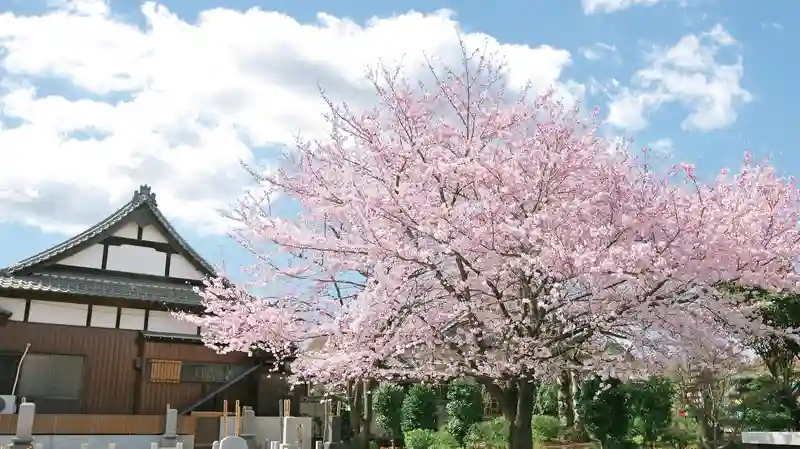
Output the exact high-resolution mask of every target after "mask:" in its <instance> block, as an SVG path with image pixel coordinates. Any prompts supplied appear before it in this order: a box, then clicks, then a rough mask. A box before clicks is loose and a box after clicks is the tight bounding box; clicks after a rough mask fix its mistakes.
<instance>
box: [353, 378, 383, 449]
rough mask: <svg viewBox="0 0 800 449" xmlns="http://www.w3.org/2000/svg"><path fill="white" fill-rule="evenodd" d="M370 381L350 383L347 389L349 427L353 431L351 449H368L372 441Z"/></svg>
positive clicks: (371, 387)
mask: <svg viewBox="0 0 800 449" xmlns="http://www.w3.org/2000/svg"><path fill="white" fill-rule="evenodd" d="M375 384H376V382H375V381H374V380H372V379H367V380H358V381H354V382H351V384H350V388H348V390H349V391H348V395H347V396H348V398H347V399H348V401H349V402H350V404H349V405H350V426H351V427H352V429H353V443H352V447H353V449H369V443H370V440H371V439H372V425H371V424H372V390H373V389H374V388H375Z"/></svg>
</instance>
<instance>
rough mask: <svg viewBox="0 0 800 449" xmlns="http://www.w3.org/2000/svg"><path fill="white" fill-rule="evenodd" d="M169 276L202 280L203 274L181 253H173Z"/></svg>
mask: <svg viewBox="0 0 800 449" xmlns="http://www.w3.org/2000/svg"><path fill="white" fill-rule="evenodd" d="M169 277H172V278H183V279H197V280H202V279H203V274H202V273H200V272H199V271H197V269H196V268H195V267H194V266H193V265H192V264H191V263H189V261H188V260H186V258H185V257H183V256H181V255H180V254H173V255H172V257H171V259H170V261H169Z"/></svg>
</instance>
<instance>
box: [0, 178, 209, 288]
mask: <svg viewBox="0 0 800 449" xmlns="http://www.w3.org/2000/svg"><path fill="white" fill-rule="evenodd" d="M141 207H147V208H149V209H150V212H152V213H153V215H154V216H155V217H156V219H157V220H158V221H159V222H160V223H161V225H163V226H164V228H165V229H166V230H167V232H168V233H169V236H170V237H171V238H172V239H173V240H175V242H176V243H177V244H178V245H179V246H180V247H181V248H182V249H183V250H184V251H186V253H187V254H188V255H189V256H190V257H191V258H193V259H194V260H196V261H197V262H198V263H199V264H200V265H201V266H202V267H203V268H204V269H205V271H206V272H207V273H208V274H213V273H215V270H214V268H213V267H212V266H211V264H209V263H208V262H206V260H205V259H203V257H202V256H200V254H198V253H197V251H195V250H194V249H193V248H192V247H191V246H189V244H188V243H187V242H186V240H184V239H183V238H182V237H181V236H180V235H179V234H178V232H177V231H176V230H175V228H174V227H173V226H172V225H171V224H170V222H169V221H168V220H167V218H166V217H164V215H163V214H162V213H161V211H160V210H159V209H158V204H157V203H156V195H155V194H154V193H152V192H151V191H150V187H149V186H146V185H143V186H141V187H140V188H139V190H137V191H136V192H134V193H133V199H131V201H130V202H128V204H126V205H124V206H122V207H121V208H120V209H119V210H117V211H116V212H114V213H113V214H111V215H110V216H109V217H108V218H106V219H105V220H103V221H101V222H100V223H97V224H96V225H94V226H92V227H91V228H89V229H87V230H86V231H84V232H82V233H80V234H78V235H76V236H75V237H73V238H71V239H69V240H67V241H65V242H62V243H60V244H58V245H56V246H54V247H52V248H50V249H47V250H45V251H42V252H40V253H39V254H36V255H34V256H31V257H28V258H27V259H25V260H22V261H20V262H17V263H16V264H14V265H11V266H9V267H7V268H5V269H3V270H0V274H4V275H11V274H14V273H18V272H20V271H23V270H25V269H26V268H30V267H32V266H34V265H37V264H40V263H42V262H45V261H48V260H50V259H53V258H55V257H58V256H59V255H61V254H62V253H64V252H66V251H69V250H70V249H73V248H75V247H76V246H79V245H82V244H85V243H87V242H89V241H90V240H92V239H94V238H96V237H98V236H100V235H101V234H105V233H107V232H108V231H109V230H110V229H111V228H112V227H113V226H115V225H116V224H118V223H120V222H121V221H122V220H124V219H125V218H126V217H127V216H128V215H130V214H131V213H132V212H133V211H135V210H137V209H139V208H141Z"/></svg>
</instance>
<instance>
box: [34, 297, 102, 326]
mask: <svg viewBox="0 0 800 449" xmlns="http://www.w3.org/2000/svg"><path fill="white" fill-rule="evenodd" d="M88 314H89V306H88V305H87V304H71V303H67V302H51V301H31V310H30V312H29V313H28V321H29V322H31V323H47V324H66V325H70V326H86V317H87V316H88Z"/></svg>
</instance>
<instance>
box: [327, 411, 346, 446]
mask: <svg viewBox="0 0 800 449" xmlns="http://www.w3.org/2000/svg"><path fill="white" fill-rule="evenodd" d="M325 437H326V438H325V440H326V441H325V444H323V446H324V449H344V447H345V444H344V443H342V417H341V416H330V415H329V416H328V422H327V423H325Z"/></svg>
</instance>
